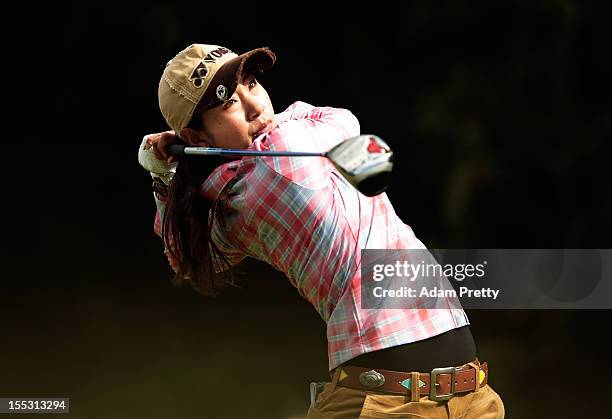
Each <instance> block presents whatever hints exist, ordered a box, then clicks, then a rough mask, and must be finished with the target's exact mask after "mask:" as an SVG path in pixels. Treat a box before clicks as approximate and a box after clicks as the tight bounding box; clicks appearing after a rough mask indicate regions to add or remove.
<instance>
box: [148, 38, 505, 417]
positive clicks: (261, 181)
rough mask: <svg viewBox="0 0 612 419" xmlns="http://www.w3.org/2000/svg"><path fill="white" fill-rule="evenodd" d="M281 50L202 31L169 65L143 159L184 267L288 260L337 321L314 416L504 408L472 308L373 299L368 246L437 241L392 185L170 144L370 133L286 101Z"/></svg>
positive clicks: (322, 147)
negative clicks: (476, 336)
mask: <svg viewBox="0 0 612 419" xmlns="http://www.w3.org/2000/svg"><path fill="white" fill-rule="evenodd" d="M275 59H276V57H275V55H274V54H273V53H272V52H271V51H270V50H268V49H266V48H259V49H255V50H252V51H249V52H247V53H245V54H242V55H237V54H235V53H233V52H231V51H230V50H229V49H227V48H224V47H220V46H215V45H203V44H194V45H190V46H189V47H187V48H186V49H184V50H182V51H181V52H179V53H178V54H177V55H176V56H175V57H174V58H172V60H170V61H169V62H168V64H167V65H166V68H165V70H164V72H163V75H162V77H161V80H160V83H159V105H160V109H161V112H162V114H163V116H164V118H165V119H166V121H167V123H168V125H169V126H170V127H171V128H172V130H173V131H168V132H165V133H159V134H153V135H150V136H147V137H145V139H144V140H143V144H142V146H141V148H140V151H139V161H140V164H141V165H142V166H143V167H145V168H146V169H147V170H149V171H150V172H151V174H152V176H153V184H154V190H155V194H154V195H155V199H156V203H157V208H158V213H157V216H156V222H155V231H156V232H157V233H158V234H159V235H160V236H161V237H162V238H163V241H164V245H165V253H166V255H167V256H168V259H169V261H170V264H171V265H172V267H173V269H174V270H175V272H176V277H175V280H176V281H177V282H178V283H188V284H190V285H191V286H193V287H194V288H196V289H197V290H199V291H200V292H202V293H204V294H211V293H215V292H217V291H218V290H219V289H221V288H222V287H223V285H224V284H225V283H227V281H230V280H231V278H230V279H228V277H227V275H224V274H223V273H224V272H226V271H227V270H228V269H229V268H231V267H232V266H234V265H236V264H237V263H238V262H240V261H241V260H242V259H244V258H245V257H247V256H250V257H253V258H257V259H260V260H262V261H265V262H267V263H269V264H271V265H272V266H274V267H275V268H276V269H278V270H280V271H282V272H284V273H285V275H286V276H287V278H288V279H289V281H291V283H292V284H293V285H294V286H295V287H296V288H297V289H298V290H299V292H300V294H301V295H302V296H303V297H304V298H306V299H307V300H308V301H309V302H310V303H311V304H312V305H313V306H314V307H315V309H316V310H317V311H318V313H319V314H320V315H321V317H322V318H323V320H324V321H325V323H326V325H327V339H328V356H329V370H330V373H331V377H332V380H331V383H328V384H326V385H325V386H324V387H323V390H322V392H320V394H318V396H317V397H316V402H315V403H314V404H313V405H312V406H311V408H310V410H309V412H308V417H309V418H384V417H393V418H399V417H427V418H448V417H462V418H465V419H467V418H502V417H503V416H504V407H503V403H502V401H501V399H500V398H499V396H498V395H497V394H496V393H495V392H494V391H493V389H492V388H491V387H490V386H489V385H488V384H487V383H488V375H489V369H488V365H487V364H486V363H484V362H482V361H479V360H478V359H477V357H476V349H475V345H474V341H473V339H472V335H471V333H470V330H469V326H468V324H469V323H468V319H467V317H466V315H465V313H464V311H463V310H462V309H460V308H451V305H450V304H449V305H447V307H449V308H447V309H439V308H437V309H426V308H420V309H419V308H414V309H406V310H402V309H364V308H362V305H361V296H360V286H361V285H360V282H361V272H360V270H361V269H360V268H361V250H362V249H424V248H425V246H424V245H423V244H422V243H421V242H420V241H419V240H418V239H417V238H416V237H415V235H414V234H413V232H412V230H411V228H410V227H409V226H407V225H406V224H404V223H403V222H402V221H401V220H400V219H399V217H398V216H397V215H396V214H395V212H394V211H393V207H392V206H391V203H390V202H389V200H388V198H387V196H386V194H380V195H378V196H374V197H367V196H364V195H362V194H361V193H359V192H358V191H357V190H356V189H355V188H353V187H352V186H351V185H350V184H349V183H348V182H347V181H346V179H344V178H343V177H342V176H341V175H340V174H339V173H338V172H337V170H336V169H335V168H334V166H333V165H332V164H331V163H330V162H329V161H327V159H324V158H313V157H301V158H286V157H261V156H256V157H255V156H250V157H243V158H240V159H235V160H225V159H224V160H213V159H211V158H201V157H200V158H197V157H196V158H194V157H180V158H176V157H171V156H170V155H169V154H168V145H170V144H173V143H176V142H180V143H184V144H187V145H192V146H205V147H222V148H240V149H253V150H275V151H292V150H293V151H327V150H328V149H330V148H331V147H333V146H335V145H337V144H338V143H340V142H341V141H342V140H345V139H347V138H349V137H353V136H356V135H358V134H359V123H358V121H357V119H356V118H355V116H353V114H352V113H351V112H349V111H347V110H344V109H335V108H331V107H314V106H311V105H308V104H306V103H303V102H296V103H294V104H293V105H291V106H290V107H289V108H288V109H286V110H285V111H284V112H281V113H279V114H275V113H274V110H273V107H272V103H271V102H270V98H269V96H268V94H267V92H266V90H265V89H264V87H263V86H262V85H260V84H259V83H258V81H257V79H256V76H257V75H258V74H259V72H261V71H265V70H267V69H269V68H270V67H271V66H272V65H273V64H274V62H275ZM174 133H176V134H177V136H178V137H177V136H175V135H174ZM413 415H416V416H413ZM419 415H420V416H419Z"/></svg>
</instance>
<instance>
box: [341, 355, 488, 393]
mask: <svg viewBox="0 0 612 419" xmlns="http://www.w3.org/2000/svg"><path fill="white" fill-rule="evenodd" d="M339 368H340V371H336V374H334V376H336V375H337V380H338V381H337V384H336V385H338V386H342V387H349V388H354V389H358V390H363V391H376V392H383V393H393V394H401V395H405V396H410V399H411V401H418V400H419V398H420V396H421V394H423V395H429V398H430V399H431V400H434V401H444V400H449V399H450V398H451V397H453V396H455V395H456V394H457V393H467V392H470V391H478V389H480V388H482V387H484V386H485V385H487V383H488V380H489V368H488V365H487V363H486V362H483V363H479V362H478V361H477V360H476V361H474V362H470V363H468V364H465V365H462V366H460V367H447V368H435V369H433V370H432V371H431V372H428V373H421V372H400V371H388V370H379V369H376V370H374V369H371V368H363V367H356V366H352V365H343V366H341V367H339ZM334 379H336V377H334ZM432 382H433V383H435V385H433V386H432V385H431V383H432Z"/></svg>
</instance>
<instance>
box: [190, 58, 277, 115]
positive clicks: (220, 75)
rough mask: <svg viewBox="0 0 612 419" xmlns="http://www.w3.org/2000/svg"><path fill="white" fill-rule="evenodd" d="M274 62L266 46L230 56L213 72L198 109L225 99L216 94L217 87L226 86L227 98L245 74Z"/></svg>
mask: <svg viewBox="0 0 612 419" xmlns="http://www.w3.org/2000/svg"><path fill="white" fill-rule="evenodd" d="M275 62H276V55H275V54H274V53H273V52H272V51H270V50H269V49H268V48H257V49H254V50H252V51H249V52H246V53H244V54H242V55H239V56H237V57H235V58H232V59H231V60H229V61H228V62H226V63H225V64H223V65H222V66H221V67H220V68H219V70H217V72H216V73H215V75H214V77H213V79H212V80H211V82H210V85H209V86H208V87H207V88H206V92H204V96H203V97H202V101H201V107H200V109H201V110H202V111H203V110H207V109H210V108H214V107H215V106H218V105H220V104H222V103H223V102H224V101H225V100H223V99H221V98H218V97H217V96H216V91H217V87H218V86H220V85H223V86H225V87H226V88H227V94H228V96H227V97H228V98H229V97H231V96H232V95H233V94H234V92H235V91H236V86H238V84H239V83H240V82H242V78H243V76H244V75H245V74H250V73H253V72H256V71H264V70H267V69H269V68H270V67H272V66H273V65H274V63H275Z"/></svg>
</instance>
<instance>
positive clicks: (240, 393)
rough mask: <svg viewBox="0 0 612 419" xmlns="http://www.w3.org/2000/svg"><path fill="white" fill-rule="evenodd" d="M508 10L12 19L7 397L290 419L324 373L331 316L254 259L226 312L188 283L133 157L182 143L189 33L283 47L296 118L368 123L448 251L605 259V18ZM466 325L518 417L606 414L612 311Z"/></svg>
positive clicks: (139, 9) (564, 4) (611, 203)
mask: <svg viewBox="0 0 612 419" xmlns="http://www.w3.org/2000/svg"><path fill="white" fill-rule="evenodd" d="M490 3H494V4H490ZM490 3H489V2H484V1H483V2H473V1H472V2H461V1H450V0H449V1H439V2H435V4H434V2H429V1H425V0H420V1H411V2H407V3H406V4H405V5H404V6H401V7H400V6H397V5H393V6H391V5H390V4H389V5H385V4H383V3H380V2H376V5H363V6H359V5H357V3H353V4H352V5H347V6H344V8H341V7H340V6H337V9H335V10H334V11H332V10H331V8H332V5H331V3H329V4H328V3H317V4H314V5H313V4H306V3H292V4H290V3H283V4H282V5H280V6H278V5H277V6H272V5H269V6H267V5H263V4H259V3H257V4H250V5H240V4H235V3H233V2H232V3H229V2H226V3H219V2H217V4H216V5H215V6H212V5H211V4H209V3H196V2H191V3H179V2H169V1H168V2H159V1H157V2H156V1H152V2H147V3H128V2H104V3H102V2H96V3H88V4H70V3H64V4H62V5H54V6H44V7H43V6H37V5H33V4H24V5H21V6H19V5H12V6H4V7H5V15H4V21H5V25H4V27H3V28H2V29H3V39H4V40H5V44H6V45H8V49H7V50H6V53H5V57H4V72H5V80H4V83H3V84H4V85H5V86H4V90H5V95H4V98H5V107H4V108H5V111H4V115H5V133H8V135H7V137H9V138H13V136H15V138H18V139H19V140H18V142H17V145H18V146H19V147H22V148H18V149H16V148H14V147H13V146H12V145H9V144H10V142H8V141H5V145H4V147H3V149H4V151H5V154H4V156H5V159H4V164H5V166H4V167H5V169H6V170H7V171H6V172H5V173H3V175H4V176H3V178H4V179H5V188H6V189H5V199H4V203H5V204H4V206H3V207H4V209H5V210H8V213H9V215H7V216H6V217H5V222H4V225H3V232H4V236H3V237H4V240H3V242H4V246H5V251H4V252H3V253H4V256H5V257H6V261H5V263H3V264H2V265H3V268H2V289H1V292H0V327H1V329H0V330H1V332H2V333H1V334H0V363H1V364H0V377H2V378H1V379H0V397H12V396H23V397H25V396H27V397H45V396H47V397H50V396H56V397H70V398H71V414H70V415H71V417H78V418H196V417H203V418H271V419H274V418H289V417H293V416H296V417H297V416H299V415H301V414H304V413H305V411H306V408H307V404H308V382H309V381H318V380H325V379H327V374H326V371H327V355H326V342H325V330H324V324H323V323H322V321H321V320H320V319H319V318H318V317H317V314H316V312H315V311H314V310H313V309H312V308H311V307H310V306H309V305H308V303H306V302H305V301H303V300H302V299H301V298H300V297H299V295H298V293H297V292H296V291H295V290H294V289H292V288H291V286H290V285H289V284H288V283H287V281H286V280H285V279H284V278H283V276H282V275H281V274H279V273H278V272H276V271H274V270H273V269H271V268H269V267H267V266H264V265H262V264H260V263H257V262H254V261H251V262H248V263H246V264H245V266H243V268H244V269H243V270H244V271H246V272H247V273H248V274H247V275H244V276H243V279H242V281H241V283H242V288H241V289H236V290H229V291H227V292H226V293H224V294H222V295H221V296H220V297H218V298H215V299H210V298H204V297H202V296H200V295H198V294H196V293H195V292H194V291H191V290H189V289H177V288H174V287H172V286H171V284H170V280H171V271H170V269H169V267H168V266H167V264H166V262H165V258H164V256H163V254H162V249H161V243H160V241H159V240H158V239H157V238H156V237H155V236H154V235H153V232H152V225H153V216H154V203H153V200H152V197H151V192H150V180H149V177H148V175H147V174H146V173H145V172H144V171H143V170H142V169H141V168H140V167H139V166H138V164H137V161H136V154H137V148H138V145H139V144H140V140H141V138H142V135H143V134H145V133H149V132H155V131H160V130H165V129H166V126H165V123H164V121H163V119H162V117H161V115H160V113H159V110H158V107H157V83H158V80H159V77H160V75H161V72H162V70H163V67H164V65H165V63H166V61H167V60H168V59H170V58H171V57H172V56H173V55H174V54H175V53H176V52H178V51H179V50H180V49H182V48H184V47H185V46H187V45H188V44H190V43H193V42H202V43H211V44H218V45H223V46H228V47H230V48H231V49H232V50H234V51H236V52H239V53H240V52H245V51H247V50H249V49H252V48H256V47H260V46H268V47H270V48H271V49H272V50H273V51H275V52H276V53H277V56H278V62H277V64H276V66H275V67H274V68H273V69H272V70H270V71H269V72H268V73H267V74H266V75H265V76H264V80H263V83H264V85H265V87H266V88H267V90H268V92H269V93H270V96H271V97H272V100H273V103H274V104H275V109H276V111H277V112H280V111H282V110H283V109H284V108H285V107H287V106H288V105H290V104H291V103H293V102H294V101H296V100H302V101H306V102H308V103H311V104H314V105H329V106H336V107H344V108H348V109H350V110H351V111H353V113H354V114H355V115H356V116H357V117H358V118H359V120H360V122H361V130H362V132H363V133H375V134H378V135H380V136H381V137H382V138H383V139H385V140H386V141H387V142H388V143H389V144H390V145H391V146H392V148H393V149H394V150H395V152H396V155H397V159H396V162H397V164H396V170H395V172H394V173H395V174H394V183H393V185H392V187H391V189H390V190H389V192H388V194H389V196H390V198H391V201H392V202H393V203H394V207H395V210H396V212H397V213H398V214H399V215H400V217H401V218H402V219H403V220H404V221H405V222H406V223H407V224H409V225H410V226H411V227H412V228H413V229H414V231H415V233H416V235H417V237H419V238H420V239H421V240H422V241H423V242H424V243H425V244H426V245H427V246H428V247H430V248H607V247H610V246H609V234H610V231H611V229H610V227H611V216H610V214H612V194H611V193H610V188H609V184H610V182H609V179H610V175H609V155H610V151H611V147H610V139H611V134H612V112H611V108H610V93H611V92H610V85H611V84H610V81H609V77H610V74H611V72H612V65H611V61H610V52H609V51H610V46H609V45H610V41H611V40H612V31H611V30H610V24H609V8H608V7H605V6H603V5H604V2H578V1H570V0H567V1H561V0H557V1H554V0H549V1H514V2H510V1H501V2H490ZM7 7H8V8H7ZM608 280H609V278H608ZM468 315H469V317H470V319H471V321H472V330H473V333H474V336H475V338H476V341H477V345H478V350H479V355H480V357H481V358H482V359H485V360H488V361H489V363H490V365H491V384H492V386H493V387H494V388H495V389H496V390H497V391H498V393H499V394H500V395H501V396H502V398H503V399H504V402H505V405H506V411H507V417H509V418H565V417H604V416H605V412H607V410H608V409H607V406H608V405H609V402H608V400H607V391H608V389H609V388H610V385H609V381H610V378H612V374H611V372H610V369H609V359H608V355H609V350H608V349H607V346H606V343H607V341H608V336H609V329H610V320H612V319H611V317H612V316H611V315H610V312H608V311H596V310H584V311H569V310H567V311H542V310H540V311H537V310H534V311H526V310H522V311H521V310H515V311H510V310H508V311H503V310H493V311H484V310H472V311H469V312H468ZM24 417H25V416H24Z"/></svg>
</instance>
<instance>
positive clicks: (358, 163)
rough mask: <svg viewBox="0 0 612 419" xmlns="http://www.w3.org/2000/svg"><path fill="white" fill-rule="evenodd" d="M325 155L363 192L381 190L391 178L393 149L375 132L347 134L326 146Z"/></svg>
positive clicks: (380, 191) (370, 192)
mask: <svg viewBox="0 0 612 419" xmlns="http://www.w3.org/2000/svg"><path fill="white" fill-rule="evenodd" d="M326 157H327V158H329V159H330V161H331V162H332V163H333V164H334V166H336V168H337V169H338V170H339V171H340V173H342V175H343V176H344V177H345V178H346V180H348V181H349V182H350V183H351V184H352V185H353V186H354V187H355V188H357V190H358V191H359V192H361V193H362V194H364V195H366V196H375V195H378V194H381V193H383V192H384V191H385V190H386V189H387V187H388V186H389V184H390V182H391V171H392V170H393V152H392V151H391V148H390V147H389V146H388V145H387V143H385V142H384V141H383V140H382V139H381V138H380V137H378V136H376V135H371V134H369V135H359V136H357V137H352V138H349V139H348V140H345V141H343V142H341V143H340V144H338V145H337V146H335V147H334V148H332V149H331V150H329V151H328V152H327V153H326Z"/></svg>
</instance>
